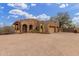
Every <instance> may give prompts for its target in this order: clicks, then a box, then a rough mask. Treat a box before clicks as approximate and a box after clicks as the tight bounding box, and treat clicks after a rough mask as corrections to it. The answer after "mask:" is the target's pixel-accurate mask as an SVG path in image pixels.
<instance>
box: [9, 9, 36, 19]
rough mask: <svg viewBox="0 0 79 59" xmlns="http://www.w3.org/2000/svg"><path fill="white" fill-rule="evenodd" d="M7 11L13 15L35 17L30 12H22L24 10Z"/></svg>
mask: <svg viewBox="0 0 79 59" xmlns="http://www.w3.org/2000/svg"><path fill="white" fill-rule="evenodd" d="M9 13H10V14H14V15H21V16H25V17H26V18H35V16H33V15H32V14H29V13H27V12H24V11H22V10H19V9H13V10H10V11H9Z"/></svg>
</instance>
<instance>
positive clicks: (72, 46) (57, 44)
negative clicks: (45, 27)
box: [0, 33, 79, 56]
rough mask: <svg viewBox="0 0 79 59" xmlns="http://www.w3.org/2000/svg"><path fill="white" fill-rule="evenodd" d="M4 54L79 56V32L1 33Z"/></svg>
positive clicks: (0, 41) (1, 48) (0, 44)
mask: <svg viewBox="0 0 79 59" xmlns="http://www.w3.org/2000/svg"><path fill="white" fill-rule="evenodd" d="M0 55H2V56H75V55H78V56H79V33H53V34H39V33H24V34H10V35H0Z"/></svg>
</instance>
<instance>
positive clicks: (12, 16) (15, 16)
mask: <svg viewBox="0 0 79 59" xmlns="http://www.w3.org/2000/svg"><path fill="white" fill-rule="evenodd" d="M9 18H18V16H17V15H9V16H8V17H7V19H9Z"/></svg>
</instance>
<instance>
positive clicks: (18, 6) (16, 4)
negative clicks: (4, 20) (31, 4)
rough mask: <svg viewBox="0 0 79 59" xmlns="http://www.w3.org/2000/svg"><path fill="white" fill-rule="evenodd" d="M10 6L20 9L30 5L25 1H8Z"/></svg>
mask: <svg viewBox="0 0 79 59" xmlns="http://www.w3.org/2000/svg"><path fill="white" fill-rule="evenodd" d="M7 5H8V6H11V7H14V8H18V9H27V8H28V6H27V4H25V3H8V4H7Z"/></svg>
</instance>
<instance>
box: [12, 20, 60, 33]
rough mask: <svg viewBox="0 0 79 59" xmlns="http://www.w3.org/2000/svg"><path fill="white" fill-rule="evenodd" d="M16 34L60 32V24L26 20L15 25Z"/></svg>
mask: <svg viewBox="0 0 79 59" xmlns="http://www.w3.org/2000/svg"><path fill="white" fill-rule="evenodd" d="M12 26H13V28H14V30H15V32H16V33H28V32H39V33H54V32H59V24H58V22H54V21H38V20H37V19H24V20H19V21H16V22H14V23H13V25H12Z"/></svg>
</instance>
